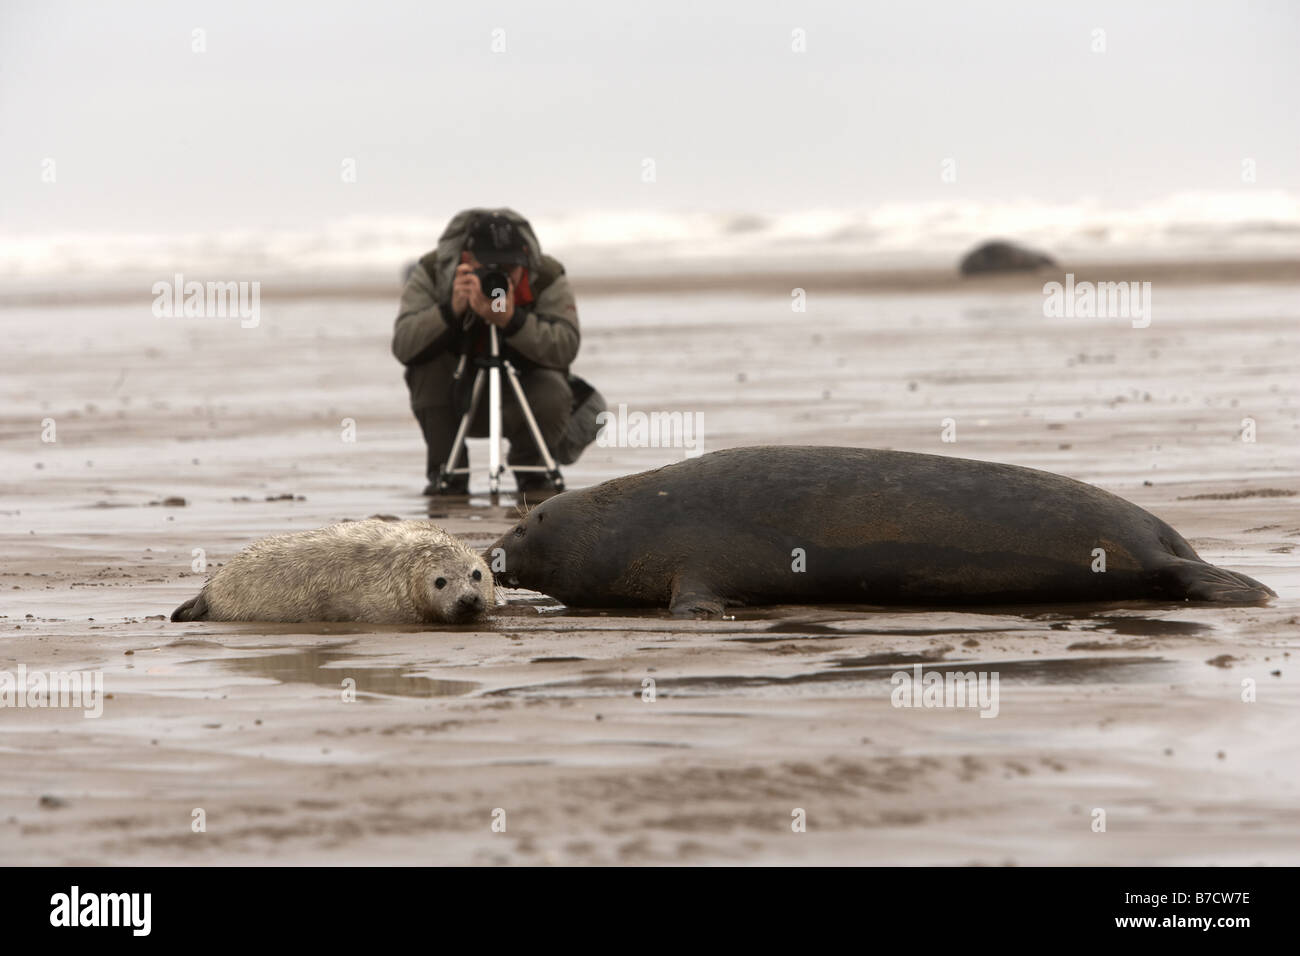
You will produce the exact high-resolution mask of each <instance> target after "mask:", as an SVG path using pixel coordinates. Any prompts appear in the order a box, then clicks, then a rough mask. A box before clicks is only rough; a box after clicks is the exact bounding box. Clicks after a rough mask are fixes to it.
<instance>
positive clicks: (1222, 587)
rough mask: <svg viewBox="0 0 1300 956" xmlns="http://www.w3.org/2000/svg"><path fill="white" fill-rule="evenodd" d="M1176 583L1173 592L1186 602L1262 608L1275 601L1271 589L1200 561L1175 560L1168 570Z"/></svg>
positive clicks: (1248, 578)
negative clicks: (1245, 605)
mask: <svg viewBox="0 0 1300 956" xmlns="http://www.w3.org/2000/svg"><path fill="white" fill-rule="evenodd" d="M1168 573H1169V575H1170V576H1171V577H1172V578H1173V580H1174V581H1175V582H1176V591H1180V592H1182V594H1181V596H1182V597H1183V598H1184V599H1185V600H1188V601H1213V602H1214V603H1215V604H1262V603H1264V602H1265V601H1267V600H1268V599H1269V598H1275V597H1277V594H1276V593H1275V592H1274V591H1273V589H1272V588H1270V587H1268V586H1267V585H1263V584H1260V583H1259V582H1258V581H1256V580H1255V579H1254V578H1250V577H1247V576H1246V575H1244V574H1238V573H1237V572H1236V571H1229V570H1228V569H1227V568H1216V567H1215V566H1214V565H1212V564H1206V563H1205V562H1204V561H1189V560H1186V559H1181V560H1176V561H1175V562H1174V563H1173V564H1172V565H1170V567H1169V569H1168Z"/></svg>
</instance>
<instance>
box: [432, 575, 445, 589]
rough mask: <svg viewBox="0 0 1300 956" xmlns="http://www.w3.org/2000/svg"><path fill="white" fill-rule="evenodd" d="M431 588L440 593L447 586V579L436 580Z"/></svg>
mask: <svg viewBox="0 0 1300 956" xmlns="http://www.w3.org/2000/svg"><path fill="white" fill-rule="evenodd" d="M433 586H434V587H435V588H437V589H438V590H439V591H441V590H442V589H443V588H445V587H446V586H447V579H446V578H438V580H436V581H434V582H433Z"/></svg>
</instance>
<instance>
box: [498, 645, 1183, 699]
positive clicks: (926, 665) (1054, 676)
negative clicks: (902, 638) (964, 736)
mask: <svg viewBox="0 0 1300 956" xmlns="http://www.w3.org/2000/svg"><path fill="white" fill-rule="evenodd" d="M883 658H888V660H887V661H885V660H882V659H883ZM918 658H919V659H918ZM866 661H871V662H872V663H871V664H870V665H867V666H864V662H866ZM877 662H879V663H877ZM829 663H830V665H831V668H830V669H829V670H822V671H812V672H809V673H806V674H792V675H773V674H756V675H692V676H683V677H664V678H660V679H657V680H656V683H655V692H656V694H658V695H660V696H663V697H674V696H675V697H711V696H718V695H744V696H752V695H748V694H747V692H749V691H753V690H755V689H759V688H765V689H772V690H776V691H777V692H778V693H779V692H781V691H783V690H789V689H792V688H800V687H802V686H804V685H817V686H818V689H819V692H820V693H824V694H836V695H859V696H863V697H867V696H883V695H887V694H888V693H889V689H890V681H889V679H890V677H892V676H893V674H894V672H895V671H897V670H898V669H900V668H907V669H908V670H909V671H910V669H911V668H912V667H913V666H915V665H918V664H919V665H920V666H921V671H922V674H925V673H930V672H935V673H938V674H941V675H946V674H949V673H952V674H958V673H962V674H964V673H967V672H969V671H984V672H989V673H994V672H996V673H997V674H998V675H999V679H1000V680H1002V681H1011V682H1017V683H1021V684H1037V685H1045V684H1134V683H1143V682H1149V683H1151V682H1157V681H1168V680H1170V679H1171V678H1172V677H1173V675H1174V674H1175V673H1176V672H1177V671H1178V669H1179V668H1181V667H1182V666H1183V665H1182V664H1180V663H1179V662H1177V661H1171V660H1166V659H1164V658H1161V657H1066V658H1053V659H1048V660H1013V661H972V660H966V661H944V662H943V663H939V662H937V661H934V660H933V659H929V658H925V657H924V656H923V655H916V654H899V655H886V654H879V655H871V656H869V657H862V658H849V659H840V660H836V661H832V662H829ZM641 693H642V687H641V685H640V683H638V682H635V681H633V682H629V681H628V680H626V679H618V678H608V677H593V678H588V679H586V680H575V681H562V682H556V683H548V684H531V685H525V686H522V687H504V688H501V689H499V690H494V691H489V692H488V693H487V694H485V695H484V696H487V697H526V698H549V697H624V696H628V695H632V696H640V695H641Z"/></svg>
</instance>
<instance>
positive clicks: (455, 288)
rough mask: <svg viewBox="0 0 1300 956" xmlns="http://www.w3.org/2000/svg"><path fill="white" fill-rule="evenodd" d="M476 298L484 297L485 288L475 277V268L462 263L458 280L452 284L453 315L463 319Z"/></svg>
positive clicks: (457, 272) (458, 272) (457, 270)
mask: <svg viewBox="0 0 1300 956" xmlns="http://www.w3.org/2000/svg"><path fill="white" fill-rule="evenodd" d="M475 296H477V297H478V298H480V299H481V298H482V297H483V287H482V286H481V285H479V281H478V276H476V275H474V267H473V266H471V265H470V264H469V263H467V262H462V263H461V264H460V265H458V266H457V267H456V278H455V279H453V280H452V283H451V313H452V315H454V316H456V318H461V317H462V316H463V315H464V314H465V310H466V309H467V308H469V306H470V302H471V300H472V299H473V298H474V297H475Z"/></svg>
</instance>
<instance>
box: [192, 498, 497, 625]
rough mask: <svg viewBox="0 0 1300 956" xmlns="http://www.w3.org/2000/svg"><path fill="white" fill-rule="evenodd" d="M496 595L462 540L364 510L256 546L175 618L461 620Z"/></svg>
mask: <svg viewBox="0 0 1300 956" xmlns="http://www.w3.org/2000/svg"><path fill="white" fill-rule="evenodd" d="M493 600H494V591H493V581H492V574H491V572H489V571H488V568H487V565H486V564H484V563H483V559H482V558H480V557H479V556H478V555H477V554H475V553H474V551H473V550H472V549H471V548H470V547H469V546H468V545H466V544H465V543H464V542H463V541H461V540H460V539H459V538H457V537H455V536H454V535H451V534H448V533H447V532H446V531H444V530H443V529H442V528H439V527H438V526H437V525H436V524H434V523H433V522H431V521H389V520H385V519H383V518H367V519H366V520H365V521H345V522H343V523H342V524H335V525H330V526H329V527H328V528H320V529H317V530H315V531H299V532H296V533H293V534H281V535H275V536H274V537H270V538H263V539H262V540H261V541H258V542H256V543H254V544H252V545H249V546H248V547H247V548H245V549H244V550H243V551H241V552H239V554H237V555H235V557H234V558H232V559H231V560H230V561H229V562H228V563H227V564H226V565H225V566H224V567H222V568H221V569H219V570H218V571H217V572H216V574H214V575H212V577H211V578H210V579H209V580H208V583H207V584H206V585H205V586H204V588H203V590H202V591H200V592H199V594H198V596H197V597H193V598H190V599H189V600H188V601H186V602H185V603H184V604H182V605H181V606H180V607H178V608H177V609H176V610H175V611H173V612H172V620H173V621H366V622H369V623H372V624H434V623H437V624H461V623H464V622H466V621H470V620H473V619H474V618H477V617H480V616H482V615H483V613H484V612H485V611H487V609H488V608H490V607H491V606H492V605H493Z"/></svg>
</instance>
